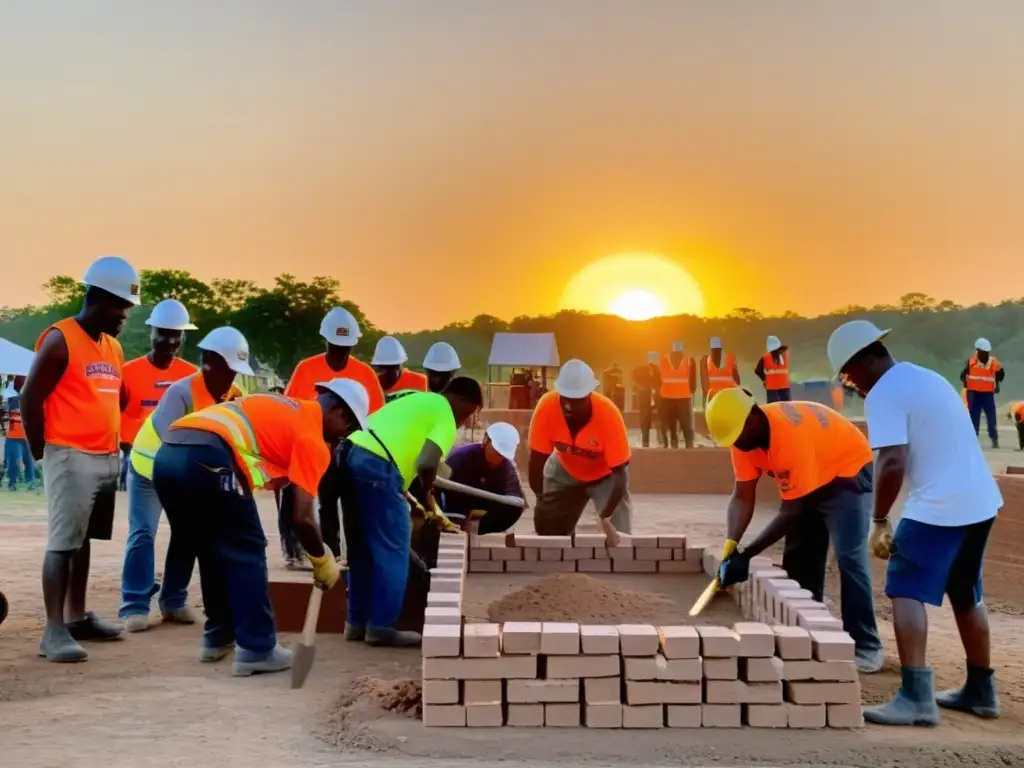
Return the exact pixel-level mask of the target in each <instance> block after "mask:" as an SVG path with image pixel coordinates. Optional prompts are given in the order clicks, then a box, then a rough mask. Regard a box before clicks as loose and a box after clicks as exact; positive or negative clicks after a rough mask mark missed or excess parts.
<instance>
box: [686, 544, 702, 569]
mask: <svg viewBox="0 0 1024 768" xmlns="http://www.w3.org/2000/svg"><path fill="white" fill-rule="evenodd" d="M686 559H687V560H689V561H690V562H694V563H701V568H703V567H704V566H703V563H704V546H703V545H700V546H697V545H691V544H687V545H686Z"/></svg>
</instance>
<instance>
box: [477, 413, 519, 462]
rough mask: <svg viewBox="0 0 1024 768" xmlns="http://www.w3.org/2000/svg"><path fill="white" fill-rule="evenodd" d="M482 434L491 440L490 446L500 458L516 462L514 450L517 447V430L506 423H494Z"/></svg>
mask: <svg viewBox="0 0 1024 768" xmlns="http://www.w3.org/2000/svg"><path fill="white" fill-rule="evenodd" d="M484 434H485V435H487V436H488V437H489V438H491V445H492V446H494V450H496V451H497V452H498V453H499V454H500V455H501V456H504V457H505V458H506V459H508V460H509V461H515V460H516V448H518V447H519V430H518V429H516V428H515V427H513V426H512V425H511V424H509V423H507V422H504V421H496V422H495V423H494V424H491V426H489V427H488V428H487V431H486V432H484Z"/></svg>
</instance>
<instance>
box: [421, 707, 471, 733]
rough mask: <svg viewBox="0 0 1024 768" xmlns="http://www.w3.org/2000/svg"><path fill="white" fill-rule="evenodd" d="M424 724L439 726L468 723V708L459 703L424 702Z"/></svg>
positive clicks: (433, 726) (432, 726) (431, 726)
mask: <svg viewBox="0 0 1024 768" xmlns="http://www.w3.org/2000/svg"><path fill="white" fill-rule="evenodd" d="M423 725H425V726H426V727H427V728H439V727H450V726H465V725H466V708H465V707H463V706H460V705H458V704H424V705H423Z"/></svg>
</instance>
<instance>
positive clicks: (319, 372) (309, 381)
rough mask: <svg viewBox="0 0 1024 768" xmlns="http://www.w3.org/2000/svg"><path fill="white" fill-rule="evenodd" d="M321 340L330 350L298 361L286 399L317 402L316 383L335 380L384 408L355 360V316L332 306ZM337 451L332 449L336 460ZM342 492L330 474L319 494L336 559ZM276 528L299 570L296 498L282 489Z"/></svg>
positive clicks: (372, 376) (365, 368) (371, 378)
mask: <svg viewBox="0 0 1024 768" xmlns="http://www.w3.org/2000/svg"><path fill="white" fill-rule="evenodd" d="M320 335H321V336H322V337H323V339H324V341H325V342H326V343H327V348H326V350H325V351H324V352H321V353H320V354H319V355H313V356H312V357H307V358H306V359H305V360H301V361H299V364H298V365H296V366H295V370H294V371H293V372H292V376H291V378H290V379H289V380H288V386H287V388H286V389H285V390H284V395H285V397H293V398H296V399H297V400H315V399H316V398H317V397H318V393H317V383H318V382H322V381H330V380H331V379H335V378H342V379H351V380H353V381H358V382H359V383H360V384H362V385H363V388H364V389H365V390H366V392H367V396H368V397H369V409H370V413H374V412H375V411H377V409H378V408H380V407H381V406H382V405H384V390H382V389H381V387H380V382H379V381H378V380H377V374H376V373H374V371H373V368H371V367H370V366H369V365H367V364H366V363H364V362H363V361H362V360H359V359H357V358H356V357H354V356H353V355H352V348H353V347H354V346H355V345H356V344H357V343H358V342H359V338H360V337H361V336H362V330H361V329H360V328H359V322H358V321H357V320H356V318H355V316H354V315H353V314H352V313H351V312H349V311H348V310H347V309H345V308H344V307H334V309H332V310H331V311H330V312H328V313H327V314H326V315H324V319H323V320H322V321H321V322H320ZM335 448H336V446H332V448H331V453H332V455H333V453H334V450H335ZM339 493H340V492H339V490H338V488H337V483H336V476H335V474H334V473H333V472H328V473H326V474H325V475H324V476H323V480H321V483H320V489H319V491H318V492H317V506H318V515H319V519H320V532H321V535H322V536H323V537H324V541H325V542H327V546H328V547H329V548H330V550H331V552H333V553H334V556H335V557H338V558H340V557H341V556H342V551H343V547H342V530H341V518H340V516H339V514H340V513H339V500H338V499H339ZM276 498H278V499H280V500H281V501H283V502H284V504H280V503H279V504H278V514H277V528H278V533H279V534H280V537H281V551H282V554H283V555H284V560H285V565H286V567H288V568H299V567H301V565H302V563H303V562H304V558H303V556H302V555H303V553H302V546H301V545H300V544H299V540H298V538H297V537H296V535H295V531H293V530H292V524H291V521H292V519H293V518H294V514H293V512H292V509H291V507H290V506H289V504H290V502H291V499H292V498H293V496H292V494H289V493H285V492H284V491H283V489H279V490H278V493H277V496H276Z"/></svg>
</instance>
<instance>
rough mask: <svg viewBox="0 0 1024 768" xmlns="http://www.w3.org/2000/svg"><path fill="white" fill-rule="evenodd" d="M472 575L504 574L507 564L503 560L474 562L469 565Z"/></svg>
mask: <svg viewBox="0 0 1024 768" xmlns="http://www.w3.org/2000/svg"><path fill="white" fill-rule="evenodd" d="M469 572H470V573H504V572H505V563H504V562H503V561H501V560H493V561H492V560H474V561H473V562H472V563H470V564H469Z"/></svg>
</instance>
